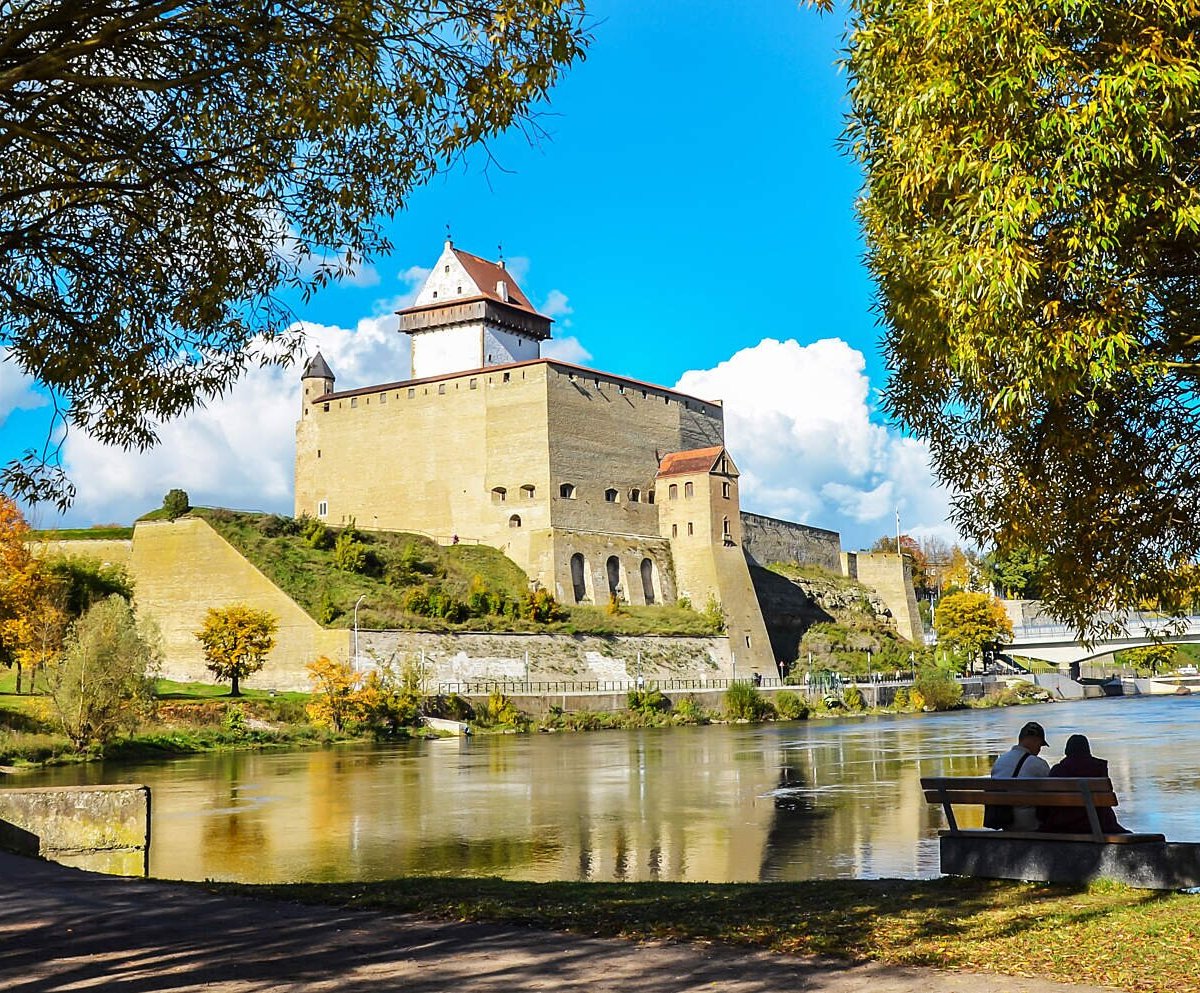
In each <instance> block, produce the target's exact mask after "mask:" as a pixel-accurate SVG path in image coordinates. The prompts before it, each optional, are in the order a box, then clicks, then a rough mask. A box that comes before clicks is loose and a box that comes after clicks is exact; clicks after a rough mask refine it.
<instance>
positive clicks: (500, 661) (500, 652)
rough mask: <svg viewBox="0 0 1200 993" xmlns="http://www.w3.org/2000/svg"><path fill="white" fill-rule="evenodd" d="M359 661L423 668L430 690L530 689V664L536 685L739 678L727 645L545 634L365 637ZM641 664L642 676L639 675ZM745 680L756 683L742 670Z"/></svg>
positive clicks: (408, 633)
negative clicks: (526, 685) (488, 684)
mask: <svg viewBox="0 0 1200 993" xmlns="http://www.w3.org/2000/svg"><path fill="white" fill-rule="evenodd" d="M358 637H359V652H360V654H361V655H362V656H363V657H365V658H367V659H370V660H373V661H375V662H377V663H388V664H392V665H395V666H398V667H402V666H404V665H406V664H407V665H414V666H417V665H419V664H420V661H421V659H422V657H423V658H424V663H425V668H424V670H423V673H422V678H423V680H424V683H425V686H426V688H427V689H429V690H433V689H435V688H436V686H437V684H439V683H461V682H469V681H472V680H474V681H495V682H512V683H523V682H524V681H525V673H526V670H525V656H526V653H527V652H528V654H529V679H530V681H533V682H538V681H543V682H549V681H555V680H564V681H572V682H613V681H619V680H632V679H636V678H637V676H638V675H639V673H640V675H641V676H642V677H643V678H645V679H648V680H649V679H719V678H726V679H727V678H729V677H730V676H731V675H732V674H733V662H732V659H731V657H730V652H729V639H727V638H665V637H649V636H646V637H629V638H601V637H597V636H594V635H576V636H570V635H546V634H490V633H489V634H484V633H480V634H435V633H432V632H423V631H359V634H358ZM639 657H640V666H641V667H640V670H639ZM737 671H738V673H740V674H741V675H744V676H745V675H749V673H748V672H747V671H744V670H743V669H742V668H741V666H740V664H739V667H738V670H737Z"/></svg>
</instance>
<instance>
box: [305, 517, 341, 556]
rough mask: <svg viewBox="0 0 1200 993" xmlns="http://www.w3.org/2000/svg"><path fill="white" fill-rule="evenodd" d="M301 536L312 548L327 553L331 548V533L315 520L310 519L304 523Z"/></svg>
mask: <svg viewBox="0 0 1200 993" xmlns="http://www.w3.org/2000/svg"><path fill="white" fill-rule="evenodd" d="M302 534H303V537H304V540H305V541H306V542H308V544H309V546H310V547H312V548H316V549H319V550H322V551H328V550H329V549H330V548H332V547H333V541H334V538H333V532H331V531H330V530H329V528H327V527H326V526H325V525H324V524H322V523H321V522H320V521H318V520H316V519H315V518H312V517H310V518H308V519H307V520H306V521H305V523H304V530H303V532H302Z"/></svg>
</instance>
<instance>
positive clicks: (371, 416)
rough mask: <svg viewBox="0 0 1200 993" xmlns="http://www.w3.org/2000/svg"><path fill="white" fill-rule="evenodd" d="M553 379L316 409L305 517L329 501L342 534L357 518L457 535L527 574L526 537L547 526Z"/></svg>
mask: <svg viewBox="0 0 1200 993" xmlns="http://www.w3.org/2000/svg"><path fill="white" fill-rule="evenodd" d="M545 374H546V367H545V366H544V365H538V364H534V365H530V366H526V367H522V368H515V369H512V370H511V371H496V370H480V371H476V372H473V373H466V374H459V375H454V376H447V377H445V378H443V379H435V380H429V381H424V382H418V383H414V384H413V385H405V384H399V385H392V386H391V387H389V388H388V389H387V390H378V391H372V392H370V393H363V394H361V395H358V396H354V397H346V396H344V397H342V398H340V399H334V400H331V401H329V403H328V406H329V410H328V411H326V410H325V409H324V408H325V406H326V404H324V403H315V404H311V405H309V406H308V408H307V412H306V413H305V414H304V415H303V416H302V417H301V421H300V423H299V425H298V426H297V444H296V513H297V514H301V513H308V514H310V515H313V516H317V511H318V505H319V503H320V502H321V501H325V502H326V503H327V504H328V513H327V514H326V516H325V520H326V521H327V522H328V523H330V524H333V525H340V524H342V523H343V522H344V521H346V520H348V519H349V518H350V517H351V516H353V517H355V518H357V521H358V524H359V525H360V526H362V527H364V528H368V529H371V528H376V527H378V528H391V529H398V530H410V531H419V532H423V533H425V534H428V535H431V536H434V537H439V538H441V539H443V540H446V539H449V538H450V537H451V536H452V535H454V534H458V535H459V536H460V538H462V539H464V540H478V541H483V542H485V543H487V544H489V545H494V546H496V547H498V548H501V549H502V550H504V551H506V553H508V554H511V555H512V557H513V558H514V559H515V560H516V561H517V562H519V563H520V564H521V565H522V566H527V562H526V558H525V556H526V554H528V548H529V543H530V541H531V539H530V538H529V537H528V536H527V535H526V533H525V532H528V531H536V530H537V529H539V528H546V527H548V526H549V524H550V508H549V489H550V476H549V469H548V466H547V456H546V448H547V441H546V390H545ZM523 486H531V487H533V490H532V495H530V491H528V490H526V491H524V492H523V491H522V487H523ZM497 488H503V489H504V490H505V491H506V492H505V493H504V495H503V499H501V496H500V494H499V493H494V492H493V490H495V489H497ZM513 514H516V515H517V516H518V517H519V518H520V525H521V526H520V528H517V527H511V528H510V523H509V522H510V518H511V517H512V515H513Z"/></svg>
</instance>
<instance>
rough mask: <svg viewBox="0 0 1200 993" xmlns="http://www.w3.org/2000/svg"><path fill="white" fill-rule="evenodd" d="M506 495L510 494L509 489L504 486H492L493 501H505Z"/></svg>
mask: <svg viewBox="0 0 1200 993" xmlns="http://www.w3.org/2000/svg"><path fill="white" fill-rule="evenodd" d="M506 496H508V490H506V489H505V488H504V487H503V486H493V487H492V503H504V498H505V497H506Z"/></svg>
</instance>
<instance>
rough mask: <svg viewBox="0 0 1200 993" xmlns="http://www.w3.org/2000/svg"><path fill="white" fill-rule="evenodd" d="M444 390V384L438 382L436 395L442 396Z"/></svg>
mask: <svg viewBox="0 0 1200 993" xmlns="http://www.w3.org/2000/svg"><path fill="white" fill-rule="evenodd" d="M445 392H446V384H445V383H438V396H442V395H443V394H444V393H445Z"/></svg>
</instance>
